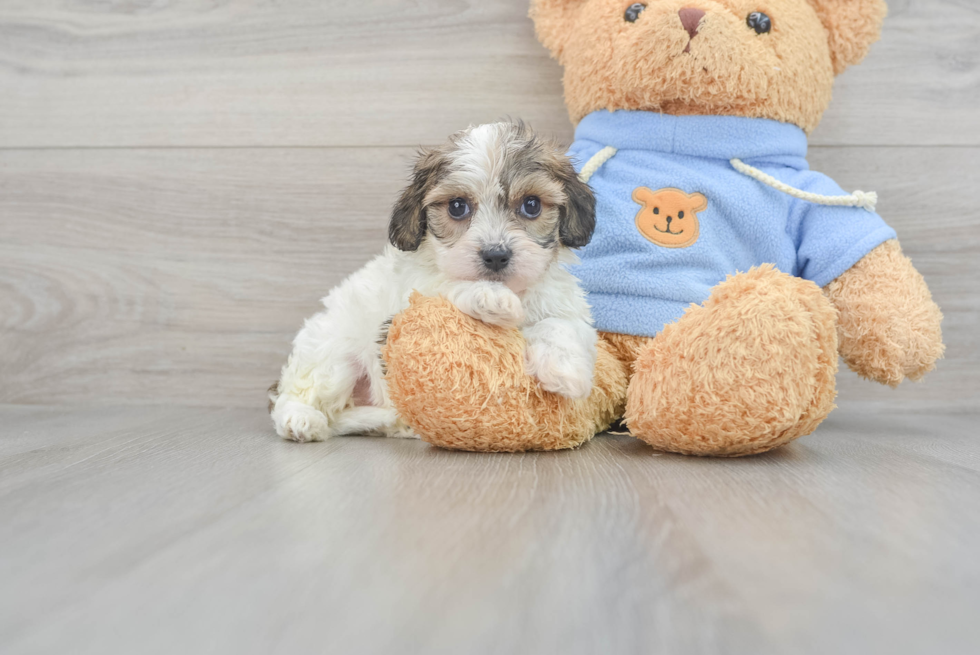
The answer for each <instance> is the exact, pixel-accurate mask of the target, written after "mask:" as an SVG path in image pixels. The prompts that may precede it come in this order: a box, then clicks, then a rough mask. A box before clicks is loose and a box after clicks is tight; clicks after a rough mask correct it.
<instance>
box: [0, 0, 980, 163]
mask: <svg viewBox="0 0 980 655" xmlns="http://www.w3.org/2000/svg"><path fill="white" fill-rule="evenodd" d="M889 5H890V10H891V13H890V16H889V18H888V20H887V22H886V24H885V29H884V34H883V38H882V40H881V42H880V43H879V44H877V45H876V47H875V48H874V49H873V50H872V53H871V55H870V57H868V59H867V61H866V62H865V63H864V64H862V65H861V66H859V67H857V68H854V69H852V70H850V71H848V72H846V73H845V74H844V75H843V76H842V77H841V78H840V80H839V84H838V86H837V90H836V97H835V100H834V104H833V106H832V107H831V109H830V111H829V112H828V114H827V116H826V119H825V120H824V123H823V124H822V125H821V127H820V128H818V130H817V131H816V132H815V133H814V135H813V139H814V143H816V144H820V145H908V144H915V145H964V144H969V145H974V146H976V145H980V114H978V112H977V111H976V107H977V97H978V93H980V6H978V5H977V3H975V2H972V1H970V0H891V1H890V2H889ZM527 8H528V2H527V0H452V1H446V0H442V1H439V0H421V1H413V2H409V1H407V0H401V1H398V2H393V1H391V0H369V1H366V2H322V1H321V0H292V1H291V2H289V3H288V6H287V5H281V4H279V3H274V2H213V1H204V0H192V1H187V2H144V1H140V2H64V1H63V0H7V1H5V2H3V3H0V89H3V90H4V99H3V100H4V101H3V102H2V103H0V146H6V147H38V146H45V147H64V146H79V147H80V146H176V145H194V146H231V145H234V146H241V145H268V146H284V145H291V146H303V147H305V146H311V145H331V146H360V145H382V146H393V145H402V146H412V145H415V144H417V143H433V142H438V141H440V140H441V139H442V138H443V137H444V136H445V135H446V134H448V133H449V132H452V131H454V130H456V129H460V128H462V127H465V126H466V125H468V124H470V123H481V122H487V121H490V120H494V119H497V118H499V117H500V116H503V115H512V116H521V117H523V118H525V119H528V120H530V121H531V122H532V124H534V125H535V126H537V128H538V129H540V130H543V131H547V132H554V133H557V134H561V135H565V136H567V135H569V134H570V126H569V123H568V120H567V117H566V114H565V110H564V108H563V106H562V102H561V93H562V89H561V82H560V79H561V70H560V68H559V66H558V65H557V63H555V62H554V61H552V60H550V59H549V58H548V54H547V52H546V51H545V49H544V48H543V47H541V46H540V45H539V44H538V43H537V41H536V40H535V39H534V35H533V27H532V25H531V22H530V21H529V20H528V18H527Z"/></svg>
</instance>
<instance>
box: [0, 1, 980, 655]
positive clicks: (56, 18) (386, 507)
mask: <svg viewBox="0 0 980 655" xmlns="http://www.w3.org/2000/svg"><path fill="white" fill-rule="evenodd" d="M889 6H890V14H889V18H888V19H887V21H886V24H885V30H884V33H883V36H882V40H881V42H880V43H879V44H877V45H876V46H875V47H874V49H873V50H872V53H871V55H870V56H869V57H868V59H867V60H866V62H865V63H863V64H862V65H860V66H858V67H856V68H853V69H851V70H849V71H848V72H846V73H845V74H844V75H843V76H841V77H840V78H839V80H838V82H837V86H836V89H835V98H834V102H833V104H832V106H831V108H830V110H829V111H828V112H827V115H826V117H825V118H824V121H823V123H822V124H821V125H820V127H819V128H817V130H816V131H815V132H814V133H813V134H812V135H811V149H810V155H809V160H810V163H811V166H812V167H813V168H814V169H816V170H820V171H822V172H824V173H827V174H829V175H830V176H831V177H833V178H834V179H836V180H837V181H838V182H839V183H840V184H841V185H842V186H843V187H844V188H845V189H848V190H850V189H859V188H860V189H865V190H875V191H877V192H878V193H879V196H880V202H879V210H880V211H881V213H882V215H883V216H884V217H885V219H886V220H887V221H888V222H889V223H890V224H892V225H893V226H894V227H895V228H896V230H897V231H898V234H899V238H900V240H901V242H902V244H903V248H904V250H905V252H906V253H907V254H908V255H909V256H911V257H912V259H913V261H914V263H915V264H916V266H917V267H918V268H919V270H920V271H922V273H923V275H924V276H925V278H926V281H927V282H928V284H929V285H930V288H931V289H932V291H933V294H934V297H935V298H936V300H937V302H938V303H939V305H940V306H941V307H942V309H943V312H944V314H945V321H944V324H943V330H944V338H945V341H946V344H947V347H948V349H947V357H946V359H945V360H944V361H942V362H941V363H940V366H939V368H938V370H936V371H935V372H933V373H932V374H930V375H929V376H928V377H927V378H926V379H925V381H923V382H922V383H921V384H914V385H912V384H904V385H902V386H901V387H900V388H899V389H895V390H893V389H888V388H884V387H881V386H879V385H874V384H870V383H868V382H866V381H863V380H860V379H858V378H857V376H855V375H853V374H851V373H849V372H847V371H842V372H841V374H840V376H839V377H838V388H839V389H840V395H839V397H838V404H839V405H840V409H838V410H837V411H836V412H834V413H833V414H832V415H831V417H830V418H829V419H828V421H827V422H825V423H824V424H823V425H822V426H821V427H820V429H819V430H818V432H817V433H816V434H814V435H812V436H810V437H807V438H804V439H802V440H800V441H798V442H796V443H794V444H792V445H790V446H789V447H786V448H782V449H780V450H778V451H776V452H773V453H769V454H767V455H764V456H760V457H755V458H750V459H742V460H701V459H689V458H683V457H675V456H669V455H663V454H658V453H655V452H653V451H652V450H650V449H649V448H647V447H645V446H644V445H642V444H641V443H639V442H637V441H635V440H632V439H630V438H627V437H609V436H603V437H599V438H597V439H596V440H594V441H593V442H592V443H590V444H588V445H586V446H585V447H583V448H581V449H579V450H577V451H574V452H565V453H553V454H529V455H521V456H513V455H475V454H462V453H451V452H446V451H440V450H436V449H433V448H430V447H429V446H427V445H425V444H423V443H421V442H415V441H396V440H391V441H384V440H378V439H366V438H349V439H338V440H335V441H332V442H329V443H325V444H314V445H306V446H300V445H295V444H287V443H283V442H281V441H279V440H278V439H277V438H275V436H274V435H273V433H272V430H271V427H270V425H269V420H268V417H267V416H266V415H265V412H264V404H265V398H264V390H265V389H266V388H267V387H268V385H269V383H270V382H272V381H273V379H275V377H276V375H277V372H278V369H279V367H280V366H281V364H282V362H283V360H284V358H285V356H286V353H287V352H288V349H289V342H290V339H291V337H292V335H293V334H294V333H295V331H296V330H297V329H298V328H299V326H300V325H301V323H302V320H303V318H304V317H305V316H308V315H310V314H311V313H312V312H314V311H316V308H317V304H318V299H319V298H320V297H322V296H323V295H325V294H326V292H327V291H328V290H329V289H330V287H331V286H333V285H334V284H336V283H337V282H339V281H340V280H341V279H342V278H343V277H344V276H346V275H347V274H349V273H350V272H352V271H353V270H354V269H356V268H357V267H359V266H360V265H362V264H363V263H364V262H366V261H367V260H368V259H369V258H370V257H372V256H373V255H374V254H375V253H377V252H378V251H379V250H380V248H381V247H382V245H383V244H384V242H385V240H386V223H387V220H388V212H389V209H390V207H391V204H392V202H393V200H394V198H395V194H396V193H397V191H398V190H399V188H400V187H401V186H402V185H403V184H404V183H405V181H406V179H407V174H408V170H409V165H410V163H411V158H412V156H413V152H414V149H415V147H416V146H418V145H419V144H434V143H438V142H440V141H442V140H443V139H444V138H445V136H446V135H447V134H449V133H450V132H452V131H454V130H457V129H460V128H463V127H465V126H467V125H469V124H471V123H480V122H486V121H490V120H494V119H497V118H500V117H502V116H507V115H509V116H513V117H520V118H523V119H525V120H527V121H529V122H530V123H531V124H532V125H533V126H534V127H535V128H536V129H537V130H538V131H540V132H543V133H546V134H551V135H554V136H556V137H558V138H559V139H563V140H565V141H566V142H567V141H569V140H570V138H571V135H572V128H571V125H570V124H569V122H568V119H567V115H566V112H565V109H564V107H563V105H562V98H561V94H562V88H561V70H560V69H559V67H558V65H557V64H556V63H555V62H554V61H552V60H551V59H549V57H548V55H547V53H546V51H545V50H544V48H542V47H541V46H540V45H539V44H538V43H537V42H536V41H535V39H534V35H533V29H532V26H531V23H530V21H529V20H528V18H527V7H528V5H527V0H363V1H362V2H350V1H348V0H290V2H288V3H285V2H255V1H249V0H222V1H221V2H215V1H214V0H182V1H181V2H165V1H162V0H126V1H116V0H113V1H109V0H98V1H95V0H85V1H82V0H0V403H4V404H3V405H0V653H3V655H7V654H8V653H10V654H21V653H98V654H99V655H103V654H106V653H110V654H114V653H125V654H126V655H129V654H133V653H139V654H143V653H167V654H169V653H185V652H186V653H203V652H208V653H222V654H223V653H230V654H234V655H249V654H250V653H262V654H265V653H286V654H289V655H293V654H297V653H306V652H316V653H322V652H329V653H344V654H346V653H362V652H363V653H403V652H404V653H412V652H426V653H453V654H454V655H455V654H469V653H501V654H504V655H512V654H517V653H553V652H561V653H563V654H567V655H575V654H577V653H583V654H584V653H589V654H591V653H604V654H605V653H610V654H614V653H615V654H618V653H637V654H640V653H642V654H644V655H646V654H648V653H665V654H675V653H677V654H686V653H698V654H700V653H704V654H720V653H746V654H752V655H760V654H766V653H774V654H779V655H782V654H784V653H787V654H791V653H815V654H816V653H820V654H823V653H834V654H835V655H837V654H849V653H856V654H860V655H867V654H869V653H889V654H890V655H891V654H901V653H929V654H930V655H931V654H937V655H959V654H961V653H962V654H964V655H965V654H967V653H969V654H970V655H975V654H976V653H978V652H980V622H978V620H977V617H980V556H978V553H980V428H978V425H980V329H978V327H977V326H978V325H980V284H978V282H980V110H978V108H980V3H977V2H975V1H974V0H890V2H889Z"/></svg>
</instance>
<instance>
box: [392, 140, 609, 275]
mask: <svg viewBox="0 0 980 655" xmlns="http://www.w3.org/2000/svg"><path fill="white" fill-rule="evenodd" d="M594 228H595V198H594V197H593V195H592V192H591V190H590V189H589V187H588V186H587V185H585V184H584V183H582V182H581V181H580V180H579V179H578V176H577V175H576V174H575V170H574V169H573V168H572V165H571V162H570V161H569V160H568V158H567V157H565V156H564V154H562V152H561V150H560V149H559V148H558V147H557V146H556V145H555V144H553V143H550V142H547V141H544V140H542V139H539V138H537V137H535V136H534V135H533V134H532V133H531V132H529V131H528V130H527V129H526V128H524V127H523V126H522V125H518V124H512V123H493V124H489V125H481V126H479V127H475V128H471V129H469V130H466V131H464V132H461V133H459V134H456V135H454V136H453V137H452V139H451V140H450V142H449V143H448V144H446V145H445V146H443V147H441V148H438V149H436V150H431V151H427V152H423V153H422V155H421V156H420V157H419V160H418V162H417V163H416V165H415V172H414V177H413V180H412V183H411V184H410V185H409V186H408V188H407V189H405V191H404V192H403V193H402V196H401V198H400V199H399V201H398V203H397V204H396V206H395V210H394V212H393V214H392V218H391V224H390V227H389V236H390V238H391V242H392V243H393V244H394V245H395V246H396V247H398V248H400V249H401V250H417V249H419V247H420V246H423V244H424V245H425V247H426V248H429V249H431V252H432V253H433V255H434V257H435V260H436V263H437V264H438V266H439V268H440V269H441V270H442V271H443V272H444V273H445V274H446V275H447V276H449V277H450V278H452V279H457V280H495V281H499V282H503V283H505V284H506V285H507V286H509V287H510V288H511V289H513V290H514V291H523V290H524V289H526V288H527V287H528V286H530V285H531V284H533V283H534V282H535V281H536V280H538V279H539V278H540V277H541V276H542V275H543V274H544V272H545V271H546V270H547V268H548V267H549V266H550V265H551V264H552V263H553V262H554V261H555V259H556V257H557V256H558V252H559V250H560V249H561V248H562V247H567V248H577V247H581V246H584V245H586V244H587V243H588V242H589V240H590V239H591V238H592V231H593V230H594Z"/></svg>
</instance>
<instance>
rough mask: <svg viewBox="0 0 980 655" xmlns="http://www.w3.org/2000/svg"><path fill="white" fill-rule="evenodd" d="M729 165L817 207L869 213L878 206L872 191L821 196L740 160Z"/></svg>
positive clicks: (876, 195)
mask: <svg viewBox="0 0 980 655" xmlns="http://www.w3.org/2000/svg"><path fill="white" fill-rule="evenodd" d="M730 163H731V165H732V168H734V169H735V170H736V171H738V172H739V173H741V174H742V175H748V176H749V177H751V178H752V179H754V180H758V181H759V182H762V183H763V184H765V185H767V186H771V187H772V188H773V189H776V190H777V191H782V192H783V193H785V194H787V195H790V196H793V197H794V198H799V199H800V200H806V201H807V202H812V203H814V204H817V205H830V206H831V207H861V208H862V209H867V210H868V211H869V212H873V211H874V210H875V206H876V205H877V204H878V194H877V193H875V192H874V191H869V192H865V191H855V192H854V193H852V194H850V195H847V196H822V195H820V194H819V193H809V192H807V191H800V190H799V189H797V188H796V187H792V186H790V185H788V184H783V183H782V182H780V181H779V180H777V179H776V178H774V177H773V176H772V175H766V174H765V173H763V172H762V171H760V170H759V169H758V168H755V167H753V166H749V165H748V164H746V163H745V162H744V161H742V160H741V159H732V160H731V161H730Z"/></svg>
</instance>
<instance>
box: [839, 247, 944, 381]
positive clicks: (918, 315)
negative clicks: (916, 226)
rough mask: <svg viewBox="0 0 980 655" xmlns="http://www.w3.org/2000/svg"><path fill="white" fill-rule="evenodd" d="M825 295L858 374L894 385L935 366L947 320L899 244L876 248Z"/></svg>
mask: <svg viewBox="0 0 980 655" xmlns="http://www.w3.org/2000/svg"><path fill="white" fill-rule="evenodd" d="M824 293H826V294H827V297H828V298H829V299H830V301H831V303H833V305H834V307H836V308H837V311H838V312H839V319H838V341H839V343H840V354H841V357H842V358H843V359H844V362H845V363H846V364H847V365H848V366H849V367H850V368H851V370H853V371H855V372H856V373H857V374H858V375H861V376H862V377H866V378H869V379H871V380H875V381H877V382H881V383H882V384H887V385H889V386H892V387H895V386H898V384H899V383H900V382H902V380H904V379H905V378H909V379H910V380H918V379H919V378H921V377H922V376H923V375H925V374H926V373H928V372H929V371H931V370H932V369H933V368H935V367H936V360H937V359H939V358H940V357H942V355H943V350H944V348H945V347H944V346H943V341H942V332H941V330H940V325H939V324H940V322H941V321H942V318H943V316H942V314H941V313H940V311H939V307H938V306H937V305H936V303H935V302H933V300H932V294H930V293H929V288H928V287H927V286H926V283H925V280H923V279H922V275H921V274H920V273H919V272H918V271H917V270H915V267H914V266H912V262H911V260H909V258H908V257H906V256H905V255H903V254H902V248H901V246H899V244H898V241H896V240H894V239H892V240H890V241H886V242H885V243H883V244H881V245H880V246H878V247H877V248H875V249H874V250H872V251H871V252H870V253H868V254H867V255H866V256H865V257H864V258H863V259H861V261H859V262H858V263H857V264H855V265H854V266H852V267H851V268H850V269H849V270H848V271H847V272H845V273H844V274H843V275H841V276H840V277H838V278H837V279H836V280H834V281H833V282H831V283H830V284H828V285H827V286H826V287H824Z"/></svg>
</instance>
